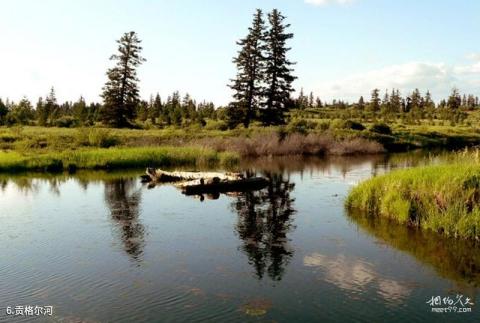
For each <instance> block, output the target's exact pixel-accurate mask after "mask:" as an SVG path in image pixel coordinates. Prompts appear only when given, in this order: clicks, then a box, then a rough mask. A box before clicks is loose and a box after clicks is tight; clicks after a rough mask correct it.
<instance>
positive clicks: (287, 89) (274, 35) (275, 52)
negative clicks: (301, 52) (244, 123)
mask: <svg viewBox="0 0 480 323" xmlns="http://www.w3.org/2000/svg"><path fill="white" fill-rule="evenodd" d="M268 20H269V22H270V29H269V30H268V32H267V36H266V62H267V64H266V69H265V83H266V84H265V85H266V87H265V92H264V102H263V103H262V121H263V124H264V125H276V124H283V123H284V122H285V116H284V112H285V110H287V109H288V105H289V103H290V102H291V99H290V93H291V92H292V91H293V88H292V83H293V81H294V80H295V79H296V77H295V76H293V75H292V72H293V69H292V68H291V66H292V65H294V63H292V62H291V61H289V60H288V58H287V53H288V51H289V50H290V48H289V47H287V41H288V40H289V39H291V38H293V34H292V33H288V32H286V30H287V29H288V28H289V27H290V24H286V23H285V22H284V20H285V16H283V15H282V14H281V13H280V12H279V11H278V10H277V9H274V10H273V11H272V12H271V13H269V14H268Z"/></svg>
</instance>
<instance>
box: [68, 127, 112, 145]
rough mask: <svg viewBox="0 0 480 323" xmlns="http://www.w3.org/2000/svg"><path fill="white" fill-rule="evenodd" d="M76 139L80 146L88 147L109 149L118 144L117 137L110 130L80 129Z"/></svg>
mask: <svg viewBox="0 0 480 323" xmlns="http://www.w3.org/2000/svg"><path fill="white" fill-rule="evenodd" d="M75 139H76V141H77V144H78V145H80V146H87V147H100V148H109V147H113V146H115V145H117V144H118V139H117V137H115V136H113V135H112V134H111V132H110V130H108V129H99V128H91V129H85V128H83V129H79V131H78V133H77V136H76V137H75Z"/></svg>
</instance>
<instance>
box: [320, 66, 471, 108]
mask: <svg viewBox="0 0 480 323" xmlns="http://www.w3.org/2000/svg"><path fill="white" fill-rule="evenodd" d="M479 78H480V62H474V63H473V64H468V65H453V66H451V65H447V64H445V63H432V62H410V63H406V64H400V65H392V66H387V67H384V68H381V69H377V70H372V71H367V72H365V73H362V74H354V75H350V76H347V77H344V78H341V79H338V80H333V81H327V82H323V83H319V84H317V85H316V86H314V92H316V93H318V95H319V96H320V97H322V98H324V99H326V100H332V99H343V100H348V101H356V100H358V98H359V97H360V96H361V95H363V96H364V97H369V94H370V91H371V90H372V89H374V88H378V89H381V90H385V89H392V88H396V89H400V91H401V92H402V94H404V95H405V94H407V93H409V92H411V91H412V90H413V89H415V88H418V89H420V90H421V91H426V90H430V92H431V93H432V94H433V96H434V98H435V99H440V98H443V97H445V96H447V95H448V93H449V92H450V91H451V89H452V88H453V87H457V88H459V89H460V90H461V91H463V92H467V93H474V94H480V93H478V90H479V89H478V88H476V87H475V84H476V80H477V79H479Z"/></svg>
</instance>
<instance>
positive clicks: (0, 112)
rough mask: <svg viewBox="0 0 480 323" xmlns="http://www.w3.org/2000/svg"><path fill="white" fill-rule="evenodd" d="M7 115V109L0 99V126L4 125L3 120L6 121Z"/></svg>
mask: <svg viewBox="0 0 480 323" xmlns="http://www.w3.org/2000/svg"><path fill="white" fill-rule="evenodd" d="M7 114H8V108H7V106H6V105H5V104H4V103H3V101H2V99H1V98H0V125H4V124H5V119H6V116H7Z"/></svg>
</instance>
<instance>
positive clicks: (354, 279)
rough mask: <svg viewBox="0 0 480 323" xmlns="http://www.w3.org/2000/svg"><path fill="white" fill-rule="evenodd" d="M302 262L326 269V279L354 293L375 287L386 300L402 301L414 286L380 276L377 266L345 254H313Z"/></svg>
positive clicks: (397, 302)
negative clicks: (376, 269)
mask: <svg viewBox="0 0 480 323" xmlns="http://www.w3.org/2000/svg"><path fill="white" fill-rule="evenodd" d="M303 264H304V266H306V267H311V268H318V269H321V270H322V271H323V272H324V277H323V280H324V281H326V282H328V283H330V284H333V285H335V286H337V287H338V288H340V289H342V290H345V291H347V292H349V293H350V294H352V295H355V294H358V293H363V292H367V291H368V289H369V288H372V289H373V288H375V289H376V293H377V294H378V296H380V297H381V298H382V299H384V300H385V301H387V302H389V303H392V304H401V303H403V301H404V300H405V299H406V298H407V297H408V296H409V295H410V294H411V288H410V287H408V286H407V285H406V284H405V283H401V282H398V281H395V280H391V279H384V278H382V277H380V275H379V274H378V273H377V272H376V271H375V267H374V265H373V264H371V263H369V262H366V261H363V260H358V259H350V258H347V257H346V256H345V255H338V256H326V255H322V254H319V253H312V254H310V255H307V256H305V257H304V258H303Z"/></svg>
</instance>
